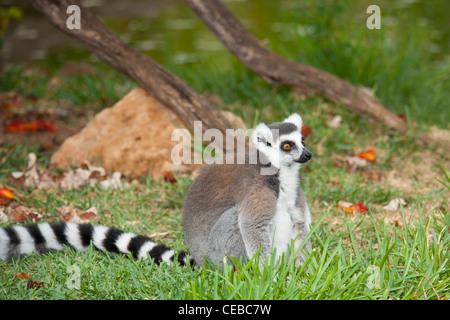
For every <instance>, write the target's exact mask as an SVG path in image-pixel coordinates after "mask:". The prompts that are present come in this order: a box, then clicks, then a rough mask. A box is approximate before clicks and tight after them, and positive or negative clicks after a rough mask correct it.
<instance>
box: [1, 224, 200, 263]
mask: <svg viewBox="0 0 450 320" xmlns="http://www.w3.org/2000/svg"><path fill="white" fill-rule="evenodd" d="M91 243H92V244H93V245H94V247H95V248H96V249H97V250H100V251H106V252H111V253H124V254H129V253H131V254H132V255H133V257H134V258H135V259H145V258H147V257H150V258H153V260H154V262H155V263H157V264H159V263H160V262H166V263H168V264H172V263H173V262H174V260H175V257H177V261H178V262H179V263H180V264H181V265H187V264H188V263H189V264H190V265H193V264H194V261H193V260H192V259H189V257H188V256H187V254H186V253H185V252H179V253H178V254H177V253H176V252H175V251H174V250H172V249H170V248H168V247H166V246H165V245H163V244H159V243H156V242H154V241H153V240H152V239H150V238H148V237H145V236H142V235H138V234H134V233H128V232H124V231H121V230H118V229H114V228H109V227H105V226H93V225H89V224H75V223H59V224H49V223H40V224H33V225H29V226H12V227H8V228H0V260H5V259H9V258H12V257H17V256H22V255H26V254H29V253H31V252H37V253H45V252H46V251H49V250H63V249H65V247H72V248H74V249H76V250H79V251H86V250H87V249H88V247H89V245H90V244H91Z"/></svg>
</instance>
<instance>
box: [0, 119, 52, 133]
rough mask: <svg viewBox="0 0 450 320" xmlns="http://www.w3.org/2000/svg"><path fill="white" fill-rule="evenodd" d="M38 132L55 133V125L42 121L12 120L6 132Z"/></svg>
mask: <svg viewBox="0 0 450 320" xmlns="http://www.w3.org/2000/svg"><path fill="white" fill-rule="evenodd" d="M36 131H48V132H55V124H54V123H53V122H43V121H41V120H35V121H30V122H22V121H18V120H12V121H11V122H9V123H8V124H7V126H6V132H36Z"/></svg>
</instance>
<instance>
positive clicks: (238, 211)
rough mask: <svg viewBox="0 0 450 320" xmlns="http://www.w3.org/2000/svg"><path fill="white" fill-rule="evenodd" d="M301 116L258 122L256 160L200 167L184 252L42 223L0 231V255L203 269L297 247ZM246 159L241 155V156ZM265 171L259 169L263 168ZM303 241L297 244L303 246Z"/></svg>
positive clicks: (301, 207)
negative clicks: (127, 259) (91, 250)
mask: <svg viewBox="0 0 450 320" xmlns="http://www.w3.org/2000/svg"><path fill="white" fill-rule="evenodd" d="M301 128H302V119H301V117H300V116H299V115H298V114H293V115H291V116H289V117H288V118H287V119H285V120H284V121H283V122H277V123H274V124H271V125H268V126H267V125H265V124H263V123H262V124H259V125H258V126H257V127H256V128H255V131H254V134H253V137H252V141H253V144H254V146H256V148H255V149H254V150H255V151H256V154H257V157H256V159H257V161H255V162H254V163H252V162H250V161H247V162H246V163H245V164H226V163H225V164H210V165H205V166H204V167H203V169H202V171H201V173H200V174H199V176H198V177H197V179H196V180H195V181H194V182H193V184H192V185H191V187H190V188H189V191H188V193H187V195H186V199H185V203H184V209H183V228H184V233H185V239H186V243H187V245H188V248H189V254H190V258H189V256H188V255H187V254H186V253H185V252H180V253H176V252H175V251H174V250H172V249H170V248H168V247H166V246H165V245H163V244H158V243H156V242H154V241H153V240H151V239H150V238H148V237H144V236H142V235H137V234H133V233H127V232H124V231H121V230H118V229H115V228H109V227H105V226H92V225H85V224H80V225H78V224H73V223H60V224H56V225H50V224H48V223H40V224H34V225H30V226H12V227H8V228H0V260H2V259H7V258H10V257H14V256H19V255H25V254H29V253H31V252H38V253H43V252H45V251H48V250H61V249H63V248H64V247H66V246H68V247H72V248H74V249H76V250H81V251H86V250H87V249H88V247H89V245H91V244H92V245H93V246H94V247H95V248H96V249H98V250H101V251H106V252H113V253H114V252H116V253H124V254H131V255H132V256H133V257H134V258H136V259H139V258H146V257H148V256H150V257H151V258H153V260H154V262H156V263H159V262H161V261H164V262H167V263H172V262H173V261H174V260H175V258H177V261H178V262H179V263H180V264H182V265H185V264H187V263H190V264H191V265H193V264H194V263H195V264H196V265H199V266H203V265H204V262H205V258H206V259H209V260H210V261H211V262H213V263H214V264H216V263H217V262H222V261H223V260H224V259H225V258H226V257H227V256H234V257H237V258H243V259H247V258H250V257H252V256H253V255H255V254H256V253H257V252H258V251H260V261H264V259H265V258H266V257H267V256H268V255H270V253H271V250H272V249H276V254H277V256H278V257H279V256H281V255H282V254H283V253H286V254H288V252H289V251H288V247H289V245H290V244H291V242H292V241H294V242H293V243H294V249H295V250H298V251H295V252H299V254H298V255H297V256H296V257H295V262H296V263H301V262H302V260H303V258H304V257H303V254H302V253H301V250H299V249H301V248H300V246H301V244H302V243H303V240H304V239H305V237H306V236H307V234H308V232H309V224H310V223H311V214H310V211H309V208H308V205H307V203H306V198H305V195H304V193H303V191H302V189H301V188H300V185H299V169H300V165H301V163H305V162H307V161H309V160H310V158H311V153H310V152H309V151H308V150H307V149H306V148H305V147H304V139H303V137H302V134H301ZM246 159H247V160H248V159H250V157H249V156H247V158H246ZM265 169H271V170H272V171H270V170H267V171H266V173H263V171H264V170H265ZM310 246H311V244H310V242H309V240H308V241H306V242H305V247H304V248H303V249H310Z"/></svg>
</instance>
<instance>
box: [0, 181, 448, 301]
mask: <svg viewBox="0 0 450 320" xmlns="http://www.w3.org/2000/svg"><path fill="white" fill-rule="evenodd" d="M142 182H143V183H144V185H143V186H141V187H139V188H132V189H131V190H128V191H126V192H124V194H121V197H120V200H118V201H120V202H122V203H121V204H120V208H121V209H119V208H118V207H119V205H118V204H117V203H115V202H114V200H113V199H117V198H118V197H117V194H114V193H116V192H111V191H102V190H99V189H96V188H86V189H87V190H83V191H84V192H88V193H95V196H94V195H92V198H89V197H88V199H86V197H85V194H83V191H81V192H73V193H72V194H68V195H61V196H59V197H60V198H62V199H66V198H67V199H68V201H69V202H70V203H73V204H75V205H77V206H79V207H86V206H90V205H96V206H98V207H99V208H100V209H101V210H100V211H101V212H103V213H104V214H103V215H102V219H103V221H102V222H104V223H106V224H108V223H109V221H108V220H109V219H112V220H113V221H114V222H115V223H114V225H116V226H122V225H126V224H127V222H130V221H132V220H133V219H142V221H141V222H142V223H139V224H136V225H133V226H132V225H128V226H124V228H125V229H128V230H131V231H135V232H136V231H138V232H144V233H145V232H147V233H148V232H149V231H150V232H151V231H152V230H158V231H161V230H166V229H168V228H169V229H172V228H173V229H172V232H171V233H170V236H169V237H167V238H164V239H160V240H161V241H164V242H165V243H168V244H169V245H171V246H174V247H176V248H178V249H184V245H183V241H182V232H181V231H180V230H179V227H178V225H179V223H180V215H181V213H180V207H179V204H174V205H175V208H172V209H170V210H168V209H167V208H157V209H156V210H155V209H154V207H155V202H154V201H152V200H154V199H155V198H157V197H158V192H155V189H156V190H158V189H159V188H160V190H161V192H169V193H170V194H173V195H174V197H175V198H176V199H177V198H181V194H182V193H183V192H184V191H185V185H184V184H181V185H179V186H177V187H175V188H176V189H177V190H173V189H172V188H173V186H169V185H167V184H161V185H158V187H159V188H155V187H156V186H155V183H154V182H150V181H148V180H147V181H142ZM142 190H152V192H151V194H150V195H149V196H148V197H149V198H147V199H145V198H146V196H145V195H142V193H144V194H145V192H142ZM138 191H139V192H138ZM38 198H40V197H38ZM55 198H58V196H55V195H53V196H49V195H47V198H45V199H42V201H44V202H47V201H48V202H50V205H51V206H57V205H61V203H60V202H59V201H60V200H61V199H55ZM143 200H146V201H143ZM137 203H139V204H140V206H139V205H137V206H136V204H137ZM32 204H35V205H37V206H39V203H32ZM133 205H134V206H133ZM143 206H146V207H144V208H142V207H143ZM40 207H41V208H42V207H43V206H40ZM140 207H141V208H140ZM114 208H115V209H114ZM141 210H142V211H141ZM416 210H417V211H418V213H419V215H420V219H419V220H418V221H417V222H414V223H409V222H408V217H407V216H406V215H403V219H404V221H403V223H404V228H402V229H399V228H396V227H395V226H392V225H388V224H386V223H384V222H383V221H382V220H376V219H374V217H373V215H372V214H371V212H369V213H368V214H366V215H364V216H362V217H360V218H358V219H356V220H354V221H352V220H351V219H349V218H348V217H345V216H344V217H343V218H342V219H344V224H345V227H344V228H342V229H340V230H337V231H336V230H332V228H331V227H330V226H327V225H326V224H324V222H323V220H324V218H325V217H326V216H328V215H330V214H331V213H330V212H329V211H325V212H324V213H323V214H322V216H318V215H317V214H315V215H314V217H315V219H314V225H313V231H312V233H311V238H312V244H313V248H314V249H313V251H312V252H311V254H310V255H309V256H308V257H307V260H306V262H305V264H304V265H303V267H300V268H298V267H295V266H294V265H293V263H283V264H281V266H279V267H277V266H275V264H274V261H273V259H272V260H271V261H267V262H266V267H265V268H264V269H260V268H259V267H258V257H255V258H254V259H252V260H251V261H250V262H248V263H246V264H242V263H240V262H239V261H235V260H233V261H234V263H235V265H234V267H225V268H224V270H222V271H219V270H218V269H217V268H216V267H215V266H212V265H207V266H206V267H205V268H203V269H194V270H191V269H189V268H186V267H180V266H178V265H174V266H168V265H165V264H163V265H161V266H155V265H151V264H150V265H149V264H148V263H147V262H146V261H143V260H140V261H134V260H133V259H127V258H124V257H121V256H117V255H105V254H102V253H99V252H97V251H95V250H94V249H90V250H89V251H88V252H87V253H79V252H75V251H73V250H66V251H64V252H57V253H50V254H48V255H46V256H38V255H30V256H27V257H25V258H21V259H17V260H12V261H3V262H0V268H1V269H2V272H1V274H0V296H1V297H2V298H6V299H208V300H209V299H237V300H243V299H268V300H273V299H275V300H278V299H281V300H284V299H406V300H408V299H437V298H439V299H448V298H449V295H450V271H449V270H448V262H449V258H450V255H449V250H448V249H449V245H450V235H449V233H448V227H449V224H450V216H448V214H446V215H445V214H442V213H441V214H436V215H435V216H433V217H429V218H425V217H423V216H422V210H423V208H421V207H420V204H418V205H417V209H416ZM50 211H51V210H50ZM144 211H145V212H144ZM106 212H107V213H106ZM149 212H151V213H149ZM169 213H170V214H169ZM109 216H111V217H109ZM46 219H47V220H48V219H49V217H48V216H47V217H46ZM171 220H173V224H170V221H171ZM272 258H273V257H272ZM70 266H76V267H78V268H79V270H80V288H79V289H76V288H70V287H68V285H67V281H68V280H70V279H71V276H72V275H73V273H72V272H71V271H70V269H68V268H69V267H70ZM19 272H22V273H27V274H29V275H31V276H32V280H33V281H36V282H39V283H42V284H43V287H41V288H38V289H29V288H27V286H26V284H27V282H28V280H26V279H25V280H17V279H16V274H17V273H19Z"/></svg>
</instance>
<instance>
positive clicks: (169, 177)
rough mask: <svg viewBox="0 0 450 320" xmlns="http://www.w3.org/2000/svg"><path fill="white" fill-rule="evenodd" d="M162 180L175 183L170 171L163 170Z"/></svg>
mask: <svg viewBox="0 0 450 320" xmlns="http://www.w3.org/2000/svg"><path fill="white" fill-rule="evenodd" d="M164 181H165V182H170V183H171V184H175V183H177V179H175V177H174V176H173V173H172V172H170V171H164Z"/></svg>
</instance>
